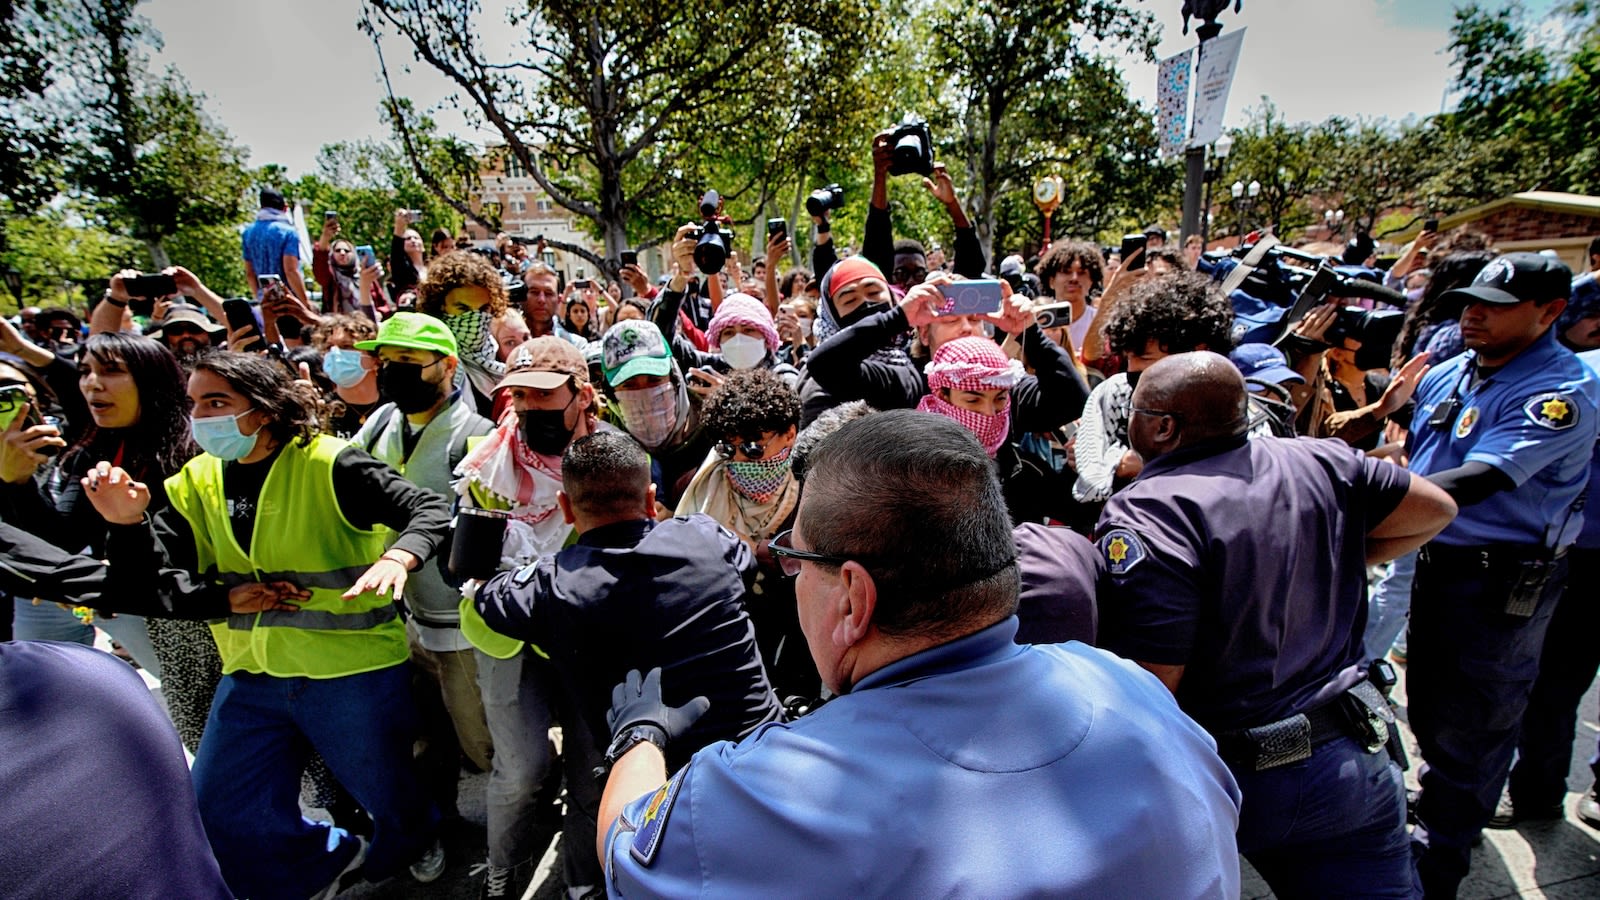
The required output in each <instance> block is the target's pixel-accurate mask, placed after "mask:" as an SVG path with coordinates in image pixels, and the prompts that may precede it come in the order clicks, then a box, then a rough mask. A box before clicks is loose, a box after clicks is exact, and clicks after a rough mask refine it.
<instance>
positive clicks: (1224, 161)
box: [1200, 132, 1233, 243]
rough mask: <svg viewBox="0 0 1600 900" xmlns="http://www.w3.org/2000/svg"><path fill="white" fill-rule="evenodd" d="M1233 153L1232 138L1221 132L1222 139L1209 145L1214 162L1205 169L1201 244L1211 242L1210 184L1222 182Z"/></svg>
mask: <svg viewBox="0 0 1600 900" xmlns="http://www.w3.org/2000/svg"><path fill="white" fill-rule="evenodd" d="M1231 152H1233V136H1232V135H1230V134H1228V133H1227V132H1223V134H1222V137H1219V138H1217V142H1216V143H1215V144H1212V145H1211V158H1212V160H1213V162H1214V165H1212V166H1211V167H1210V168H1208V169H1206V176H1205V182H1206V199H1205V204H1204V205H1205V214H1204V215H1202V216H1201V218H1200V240H1201V242H1202V243H1210V242H1211V184H1212V182H1215V181H1220V180H1222V174H1223V172H1224V171H1225V170H1226V169H1227V167H1228V154H1229V153H1231Z"/></svg>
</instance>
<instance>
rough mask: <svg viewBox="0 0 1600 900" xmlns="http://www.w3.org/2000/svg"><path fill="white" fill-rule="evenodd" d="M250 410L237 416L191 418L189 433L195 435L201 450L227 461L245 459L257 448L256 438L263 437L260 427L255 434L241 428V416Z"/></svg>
mask: <svg viewBox="0 0 1600 900" xmlns="http://www.w3.org/2000/svg"><path fill="white" fill-rule="evenodd" d="M248 412H249V410H246V411H245V412H242V413H239V415H237V416H207V417H205V418H199V417H196V418H192V419H190V420H189V433H190V434H191V435H193V436H194V442H195V443H196V444H198V445H199V446H200V449H201V450H204V451H205V452H207V453H209V454H211V455H212V456H215V457H217V458H218V459H221V460H225V461H227V462H234V461H235V460H240V459H244V458H245V457H246V456H249V455H250V451H252V450H254V449H256V440H257V439H258V438H259V437H261V429H259V428H258V429H256V432H255V434H245V433H244V432H242V431H240V430H239V417H240V416H244V415H246V414H248Z"/></svg>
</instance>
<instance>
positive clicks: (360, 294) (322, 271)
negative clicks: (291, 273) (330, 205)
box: [311, 219, 389, 322]
mask: <svg viewBox="0 0 1600 900" xmlns="http://www.w3.org/2000/svg"><path fill="white" fill-rule="evenodd" d="M338 234H339V221H338V220H337V219H332V220H328V221H325V222H323V224H322V236H321V237H319V238H318V239H317V242H316V243H315V244H312V245H311V273H312V274H313V275H314V276H316V279H317V284H319V285H321V287H322V312H323V314H325V315H334V314H339V313H342V314H344V315H351V316H362V317H365V318H367V319H371V320H372V321H374V322H376V321H378V319H379V318H380V317H381V315H382V314H383V312H384V311H386V310H387V308H388V306H389V303H388V299H387V298H386V297H384V295H383V267H382V266H380V265H378V261H377V258H376V257H374V258H373V260H372V264H371V265H365V266H364V265H362V264H361V259H360V258H359V257H358V256H357V255H356V245H355V244H354V243H352V242H351V241H350V240H349V239H348V238H342V237H339V236H338Z"/></svg>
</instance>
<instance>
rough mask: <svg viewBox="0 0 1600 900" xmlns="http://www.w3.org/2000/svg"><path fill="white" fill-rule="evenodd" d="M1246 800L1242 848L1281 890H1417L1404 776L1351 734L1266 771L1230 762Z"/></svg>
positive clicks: (1403, 893)
mask: <svg viewBox="0 0 1600 900" xmlns="http://www.w3.org/2000/svg"><path fill="white" fill-rule="evenodd" d="M1232 768H1233V774H1234V777H1235V778H1236V779H1238V782H1239V793H1240V795H1241V796H1242V797H1243V798H1244V802H1243V806H1242V807H1241V808H1240V810H1239V853H1240V854H1242V855H1243V856H1244V857H1245V858H1246V859H1249V860H1250V864H1251V865H1252V866H1255V868H1256V871H1257V872H1260V873H1261V877H1262V878H1264V879H1266V882H1267V884H1268V885H1270V886H1271V888H1272V890H1273V893H1275V894H1277V895H1278V896H1279V897H1394V898H1409V897H1414V896H1416V895H1417V893H1418V889H1417V888H1416V885H1415V881H1414V878H1413V875H1412V871H1411V849H1410V845H1409V844H1408V842H1407V840H1406V830H1405V829H1406V797H1405V780H1404V778H1403V777H1402V776H1401V774H1400V768H1399V767H1398V766H1396V765H1395V764H1394V763H1393V762H1391V761H1390V760H1389V756H1388V754H1386V753H1384V752H1383V751H1382V750H1380V751H1378V752H1377V753H1368V752H1366V750H1365V749H1364V748H1363V747H1361V746H1360V745H1359V744H1357V743H1356V742H1355V741H1354V740H1352V739H1350V738H1347V737H1345V738H1336V739H1335V740H1331V741H1328V742H1327V743H1325V744H1322V745H1321V746H1319V747H1317V748H1315V749H1314V750H1313V751H1312V752H1311V758H1309V759H1305V760H1302V761H1300V762H1298V763H1291V764H1289V765H1286V766H1279V767H1277V768H1275V769H1267V770H1266V771H1264V772H1252V771H1246V770H1244V769H1243V768H1241V767H1232Z"/></svg>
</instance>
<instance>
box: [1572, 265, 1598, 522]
mask: <svg viewBox="0 0 1600 900" xmlns="http://www.w3.org/2000/svg"><path fill="white" fill-rule="evenodd" d="M1584 277H1586V278H1590V279H1593V278H1594V276H1593V275H1587V276H1584ZM1578 360H1579V362H1582V363H1583V364H1584V365H1585V366H1587V367H1588V368H1589V375H1590V377H1592V378H1595V379H1597V380H1600V350H1585V351H1583V352H1582V353H1579V354H1578ZM1597 475H1600V444H1597V445H1596V447H1595V452H1594V455H1593V456H1592V457H1590V462H1589V498H1588V500H1589V502H1590V503H1592V502H1594V491H1595V490H1597V489H1600V477H1596V476H1597ZM1585 506H1586V507H1587V504H1585ZM1573 544H1574V545H1576V546H1579V547H1585V548H1588V549H1593V548H1595V547H1600V514H1596V513H1594V512H1590V514H1589V515H1586V516H1584V517H1583V530H1582V531H1580V532H1578V539H1577V540H1576V541H1573Z"/></svg>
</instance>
